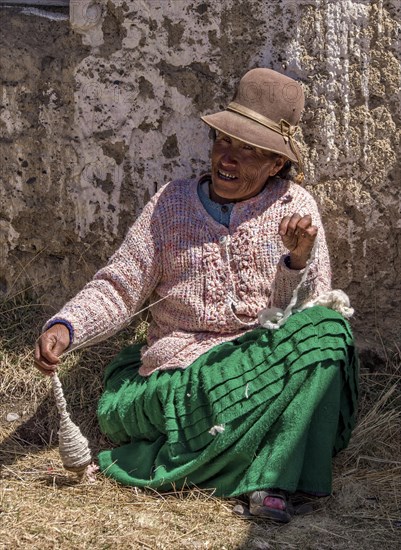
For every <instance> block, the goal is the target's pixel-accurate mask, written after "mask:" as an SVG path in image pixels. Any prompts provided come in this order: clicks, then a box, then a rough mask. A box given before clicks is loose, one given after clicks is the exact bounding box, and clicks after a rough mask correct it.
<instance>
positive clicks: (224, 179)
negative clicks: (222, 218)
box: [211, 132, 286, 204]
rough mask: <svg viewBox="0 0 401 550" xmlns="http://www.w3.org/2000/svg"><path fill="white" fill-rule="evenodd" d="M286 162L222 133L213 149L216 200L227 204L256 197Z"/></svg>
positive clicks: (212, 196)
mask: <svg viewBox="0 0 401 550" xmlns="http://www.w3.org/2000/svg"><path fill="white" fill-rule="evenodd" d="M285 161H286V159H285V158H284V157H281V156H278V155H276V154H275V153H270V152H269V151H264V150H263V149H260V148H259V147H254V146H252V145H248V144H247V143H244V142H243V141H240V140H239V139H235V138H232V137H230V136H227V135H226V134H223V133H222V132H218V133H217V137H216V141H215V142H214V145H213V149H212V185H211V198H212V200H214V201H215V202H218V203H220V204H224V203H228V202H236V201H243V200H246V199H250V198H251V197H254V196H255V195H257V194H258V193H260V191H262V189H263V187H264V186H265V184H266V182H267V180H268V179H269V177H271V176H275V175H276V174H277V172H279V171H280V170H281V168H282V167H283V166H284V163H285Z"/></svg>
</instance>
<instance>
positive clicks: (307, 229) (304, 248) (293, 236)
mask: <svg viewBox="0 0 401 550" xmlns="http://www.w3.org/2000/svg"><path fill="white" fill-rule="evenodd" d="M278 233H279V235H280V237H281V240H282V241H283V245H284V246H285V247H286V248H287V249H288V250H289V251H290V267H291V269H303V268H304V267H305V266H306V262H307V261H308V259H309V257H310V255H311V252H312V248H313V245H314V243H315V239H316V235H317V227H316V226H315V225H312V217H311V215H310V214H307V215H306V216H303V217H302V216H301V215H300V214H298V213H296V214H293V215H292V216H284V218H283V219H282V220H281V222H280V227H279V230H278Z"/></svg>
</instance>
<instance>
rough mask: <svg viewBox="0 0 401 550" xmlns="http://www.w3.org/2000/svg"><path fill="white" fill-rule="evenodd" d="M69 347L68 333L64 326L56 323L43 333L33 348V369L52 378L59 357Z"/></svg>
mask: <svg viewBox="0 0 401 550" xmlns="http://www.w3.org/2000/svg"><path fill="white" fill-rule="evenodd" d="M69 345H70V332H69V330H68V328H67V327H66V326H65V325H62V324H61V323H57V324H56V325H53V326H52V327H50V328H49V329H48V330H46V332H44V333H43V334H42V335H41V336H40V338H39V339H38V341H37V342H36V346H35V367H36V368H38V369H39V370H40V372H41V373H42V374H46V375H47V376H53V374H54V372H55V370H56V368H57V365H58V364H59V363H60V355H61V354H62V353H63V351H65V350H66V349H67V348H68V346H69Z"/></svg>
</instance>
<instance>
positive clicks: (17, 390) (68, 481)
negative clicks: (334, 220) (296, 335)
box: [0, 300, 401, 550]
mask: <svg viewBox="0 0 401 550" xmlns="http://www.w3.org/2000/svg"><path fill="white" fill-rule="evenodd" d="M47 314H49V312H46V311H44V310H43V308H41V307H40V306H35V305H34V304H29V303H24V302H18V301H17V300H8V301H6V302H5V303H3V304H2V308H1V310H0V321H1V322H0V337H1V343H0V363H1V379H0V438H1V444H0V459H1V463H2V467H1V479H0V549H17V548H30V549H39V548H40V549H41V550H46V549H58V548H62V549H64V548H65V549H76V548H80V549H107V548H121V549H124V548H134V549H136V548H138V549H139V548H145V549H146V548H151V549H153V548H155V549H157V548H160V549H174V550H175V549H184V548H185V549H197V548H202V549H203V548H205V549H214V548H216V549H224V548H225V549H248V548H249V549H253V548H255V549H263V548H265V549H268V548H274V549H275V548H280V549H281V548H283V549H284V548H289V549H292V548H294V549H297V548H311V549H319V550H324V549H349V548H352V549H359V548H360V549H363V550H365V549H370V548H375V549H377V547H380V550H385V549H394V548H401V436H400V433H401V430H400V427H401V422H400V420H401V390H400V388H401V385H400V378H401V368H400V364H401V357H400V356H398V357H393V358H390V359H389V361H388V363H387V364H386V365H377V368H376V369H375V370H374V371H366V370H362V373H361V390H362V398H361V411H360V416H359V423H358V427H357V429H356V430H355V433H354V435H353V438H352V441H351V444H350V446H349V448H348V449H347V450H346V451H344V452H342V453H341V454H340V455H339V456H338V457H336V459H335V470H334V495H333V496H332V497H330V498H326V499H322V500H321V501H320V502H319V510H317V511H316V512H315V513H314V514H313V515H311V516H306V517H298V518H295V519H294V520H293V521H292V522H291V523H290V524H289V525H287V526H279V525H275V524H273V523H270V522H267V521H263V520H244V519H241V518H239V517H236V516H234V515H233V514H232V508H233V505H234V504H235V501H234V500H221V499H216V498H214V497H213V495H212V494H210V493H208V492H206V491H200V490H196V489H192V490H191V491H182V492H177V493H174V494H170V495H165V494H164V495H160V494H157V493H154V492H139V491H137V490H134V489H132V488H127V487H121V486H118V485H117V484H115V483H113V482H112V481H110V480H108V479H105V478H104V477H102V476H101V475H98V476H97V478H96V481H95V483H89V481H86V482H84V483H80V484H78V483H77V482H76V480H75V478H74V476H73V475H71V474H68V473H67V472H65V471H64V470H63V469H62V467H61V463H60V458H59V456H58V451H57V445H56V444H57V424H58V418H57V411H56V410H55V406H54V402H53V399H52V395H51V391H50V384H49V380H47V379H45V378H43V377H42V376H41V375H39V374H38V373H37V372H36V370H35V369H34V368H33V367H32V347H33V343H34V340H35V338H36V336H37V335H38V333H39V330H40V325H41V323H42V321H43V320H44V319H45V318H46V315H47ZM129 338H130V332H129V331H126V332H124V333H122V334H120V335H119V336H118V337H116V338H114V339H112V340H110V341H108V342H106V343H105V344H103V345H101V346H97V347H96V348H92V349H91V350H86V351H81V352H77V353H76V354H71V355H69V356H67V358H66V360H65V362H64V364H63V366H62V368H61V370H60V375H61V378H62V381H63V385H64V390H65V394H66V398H67V401H68V403H69V409H70V411H71V413H72V416H73V419H74V421H75V422H76V423H77V424H78V425H79V426H80V427H81V429H82V431H83V432H84V433H85V435H86V436H87V437H88V438H89V440H90V444H91V447H92V449H93V450H94V451H96V450H98V449H99V448H101V447H105V446H107V442H106V441H104V439H103V438H102V436H101V434H100V433H99V431H98V427H97V423H96V415H95V410H96V402H97V399H98V396H99V393H100V391H101V386H102V380H101V372H102V370H103V368H104V365H105V364H106V363H107V362H108V361H109V360H110V359H111V357H112V356H113V355H114V354H115V353H116V351H117V350H118V349H120V348H121V347H122V346H123V345H125V344H127V343H128V342H129ZM9 413H16V414H18V415H19V416H20V418H19V420H17V421H14V422H8V421H7V420H6V417H7V414H9Z"/></svg>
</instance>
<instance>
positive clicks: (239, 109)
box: [226, 101, 303, 173]
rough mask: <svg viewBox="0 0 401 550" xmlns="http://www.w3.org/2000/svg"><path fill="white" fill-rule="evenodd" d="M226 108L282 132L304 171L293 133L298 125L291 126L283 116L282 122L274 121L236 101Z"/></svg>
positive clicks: (301, 169) (274, 130)
mask: <svg viewBox="0 0 401 550" xmlns="http://www.w3.org/2000/svg"><path fill="white" fill-rule="evenodd" d="M226 110H227V111H232V112H234V113H237V114H239V115H242V116H244V117H246V118H249V119H250V120H254V121H255V122H258V123H259V124H261V125H262V126H265V127H266V128H269V130H272V131H273V132H276V133H277V134H280V135H281V136H283V138H284V141H285V142H286V143H288V142H289V143H290V147H291V149H292V151H293V153H294V154H295V156H296V157H297V160H298V165H299V169H300V172H301V173H303V166H302V159H301V155H300V154H299V151H298V148H297V147H296V145H295V140H294V138H293V135H294V134H295V132H296V131H297V130H298V126H291V124H290V123H289V122H287V121H286V120H284V119H283V118H282V119H281V120H280V123H279V124H277V122H274V120H271V119H270V118H267V117H265V116H263V115H261V114H259V113H257V112H256V111H253V110H252V109H248V107H244V106H243V105H240V104H239V103H236V102H235V101H232V102H231V103H230V104H229V105H228V107H227V108H226Z"/></svg>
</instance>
